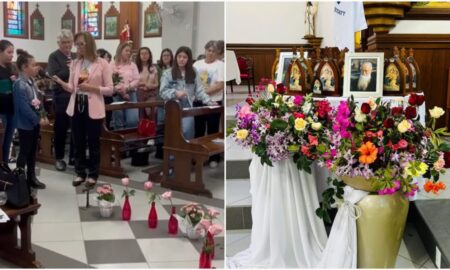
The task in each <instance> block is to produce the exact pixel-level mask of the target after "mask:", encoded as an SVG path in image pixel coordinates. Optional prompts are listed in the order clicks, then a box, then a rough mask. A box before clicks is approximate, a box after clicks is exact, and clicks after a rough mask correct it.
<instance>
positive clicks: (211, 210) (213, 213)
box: [208, 208, 220, 218]
mask: <svg viewBox="0 0 450 270" xmlns="http://www.w3.org/2000/svg"><path fill="white" fill-rule="evenodd" d="M208 214H209V215H210V216H211V217H213V218H216V217H218V216H219V215H220V212H219V211H217V210H216V209H214V208H208Z"/></svg>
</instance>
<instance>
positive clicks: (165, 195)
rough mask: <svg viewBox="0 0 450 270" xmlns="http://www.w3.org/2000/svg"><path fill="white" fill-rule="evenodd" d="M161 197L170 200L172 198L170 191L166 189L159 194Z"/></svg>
mask: <svg viewBox="0 0 450 270" xmlns="http://www.w3.org/2000/svg"><path fill="white" fill-rule="evenodd" d="M161 198H163V199H164V200H170V199H172V191H166V192H164V193H163V194H162V195H161Z"/></svg>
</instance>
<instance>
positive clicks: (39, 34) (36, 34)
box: [30, 4, 45, 40]
mask: <svg viewBox="0 0 450 270" xmlns="http://www.w3.org/2000/svg"><path fill="white" fill-rule="evenodd" d="M30 27H31V37H30V38H31V39H38V40H44V39H45V29H44V16H42V13H41V12H40V11H39V4H36V9H35V10H34V11H33V13H32V14H31V16H30Z"/></svg>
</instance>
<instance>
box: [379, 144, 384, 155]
mask: <svg viewBox="0 0 450 270" xmlns="http://www.w3.org/2000/svg"><path fill="white" fill-rule="evenodd" d="M383 153H384V147H383V146H380V147H378V154H380V155H381V154H383Z"/></svg>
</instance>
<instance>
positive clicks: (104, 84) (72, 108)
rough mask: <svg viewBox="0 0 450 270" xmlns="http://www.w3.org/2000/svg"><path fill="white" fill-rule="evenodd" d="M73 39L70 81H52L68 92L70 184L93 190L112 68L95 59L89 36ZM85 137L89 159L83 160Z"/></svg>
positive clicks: (79, 36)
mask: <svg viewBox="0 0 450 270" xmlns="http://www.w3.org/2000/svg"><path fill="white" fill-rule="evenodd" d="M74 39H75V46H76V48H77V54H78V57H77V59H75V60H74V61H72V64H71V66H70V77H69V81H68V82H67V83H65V82H64V81H62V80H61V79H59V78H58V77H57V76H54V78H55V80H56V82H57V83H59V84H61V85H62V86H63V87H64V89H65V90H66V91H69V92H70V93H71V96H70V102H69V106H68V107H67V114H68V115H69V116H72V134H73V139H74V144H75V173H76V175H77V176H76V178H75V180H74V181H73V182H72V185H74V186H78V185H80V184H81V183H83V182H85V181H86V187H87V188H93V187H94V186H95V184H96V183H97V178H98V175H99V167H100V134H101V130H102V124H103V119H104V118H105V102H104V99H103V95H106V96H111V95H112V92H113V81H112V69H111V66H110V65H109V63H108V62H107V61H106V60H105V59H102V58H100V57H98V56H97V53H96V46H95V40H94V38H93V37H92V35H91V34H90V33H88V32H80V33H77V34H76V35H75V38H74ZM86 138H87V145H88V149H89V160H87V159H86Z"/></svg>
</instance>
